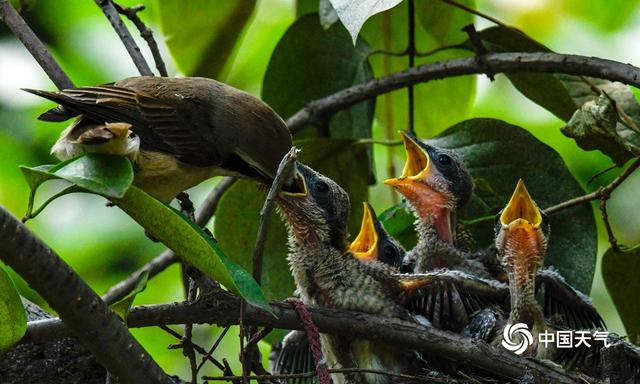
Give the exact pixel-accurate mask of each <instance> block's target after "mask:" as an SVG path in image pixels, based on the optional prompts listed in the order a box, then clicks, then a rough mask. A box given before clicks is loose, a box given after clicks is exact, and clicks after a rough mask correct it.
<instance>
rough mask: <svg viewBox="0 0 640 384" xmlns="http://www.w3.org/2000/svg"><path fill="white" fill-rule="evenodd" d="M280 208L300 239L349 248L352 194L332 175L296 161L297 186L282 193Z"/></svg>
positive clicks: (340, 248)
mask: <svg viewBox="0 0 640 384" xmlns="http://www.w3.org/2000/svg"><path fill="white" fill-rule="evenodd" d="M278 207H279V210H280V212H281V214H282V216H283V219H284V221H285V223H286V224H287V227H288V228H289V233H290V234H291V235H292V236H294V237H295V240H296V241H297V242H299V243H318V244H330V245H332V246H334V247H335V248H337V249H339V250H340V251H342V250H344V249H345V248H346V247H347V243H346V239H347V221H348V219H349V196H348V195H347V193H346V192H345V191H344V189H342V187H340V186H339V185H338V184H336V182H335V181H333V180H331V179H330V178H328V177H326V176H323V175H321V174H320V173H318V172H316V171H314V170H313V169H311V168H310V167H308V166H306V165H304V164H301V163H299V162H298V163H296V168H295V171H294V179H293V185H292V186H291V187H289V188H287V189H286V190H283V191H282V192H280V195H279V196H278Z"/></svg>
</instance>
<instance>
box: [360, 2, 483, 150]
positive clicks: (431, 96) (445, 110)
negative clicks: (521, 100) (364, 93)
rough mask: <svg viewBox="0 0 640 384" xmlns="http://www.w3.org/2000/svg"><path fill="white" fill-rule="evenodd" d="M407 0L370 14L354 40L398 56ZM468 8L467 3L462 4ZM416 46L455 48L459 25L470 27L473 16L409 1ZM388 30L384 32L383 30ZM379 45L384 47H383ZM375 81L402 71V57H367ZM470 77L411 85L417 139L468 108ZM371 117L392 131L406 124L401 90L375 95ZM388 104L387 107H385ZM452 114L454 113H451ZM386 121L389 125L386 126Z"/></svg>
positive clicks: (447, 55) (453, 53)
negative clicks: (413, 17)
mask: <svg viewBox="0 0 640 384" xmlns="http://www.w3.org/2000/svg"><path fill="white" fill-rule="evenodd" d="M407 3H408V2H407V1H404V2H402V3H401V4H399V5H398V6H397V7H394V8H393V9H391V10H389V11H386V12H383V13H381V14H378V15H375V16H373V17H372V18H371V19H370V20H369V21H368V22H367V23H366V24H365V25H364V27H363V28H362V32H361V33H360V36H361V37H363V38H364V39H366V40H367V42H368V43H369V44H370V45H371V46H372V47H374V48H375V49H377V50H378V49H381V50H385V51H392V52H403V51H405V50H406V49H407V45H408V37H407V24H408V16H407V15H408V9H407V7H408V5H407ZM462 3H464V4H465V5H468V6H472V7H473V4H474V2H473V1H470V0H465V1H462ZM415 16H416V48H417V50H418V51H419V52H428V51H432V50H434V49H436V48H439V47H442V46H443V45H452V44H457V43H459V42H460V41H463V40H464V39H465V38H466V34H465V33H464V32H462V31H461V28H463V27H464V26H465V25H468V24H471V23H473V15H471V14H469V13H467V12H464V11H462V10H460V9H457V8H455V7H451V6H449V5H447V4H442V3H441V2H440V1H439V0H420V1H416V2H415ZM386 30H388V32H385V31H386ZM385 43H388V45H386V44H385ZM469 55H470V53H469V52H467V51H465V50H462V49H458V50H446V51H441V52H439V53H436V54H433V55H430V56H427V57H416V65H421V64H425V63H431V62H435V61H439V60H445V59H453V58H460V57H465V56H469ZM369 61H370V63H371V66H372V68H373V71H374V73H375V75H376V77H380V76H384V75H387V74H390V73H393V72H398V71H403V70H406V69H407V65H408V57H407V56H399V57H396V56H387V55H384V54H376V55H371V56H370V58H369ZM475 85H476V77H475V76H462V77H457V78H451V79H447V80H446V81H431V82H428V83H423V84H416V86H415V88H414V100H415V108H414V114H415V130H416V132H417V134H418V135H419V136H423V137H431V136H433V135H435V134H437V133H440V132H442V131H443V130H444V129H445V128H447V127H449V126H451V125H452V124H455V123H457V122H458V121H460V120H461V119H464V118H465V117H466V116H467V115H468V114H469V111H470V110H471V106H472V104H473V100H474V95H475ZM377 102H378V104H377V108H376V114H377V115H376V119H377V120H378V121H380V122H381V124H383V125H384V126H388V127H389V129H390V130H391V131H392V132H393V139H395V138H397V137H396V131H397V130H399V129H406V128H407V126H408V96H407V90H406V89H403V90H398V91H395V92H392V93H389V94H387V95H384V96H381V97H378V100H377ZM388 104H389V105H388ZM452 111H455V113H452ZM389 118H391V123H390V122H389Z"/></svg>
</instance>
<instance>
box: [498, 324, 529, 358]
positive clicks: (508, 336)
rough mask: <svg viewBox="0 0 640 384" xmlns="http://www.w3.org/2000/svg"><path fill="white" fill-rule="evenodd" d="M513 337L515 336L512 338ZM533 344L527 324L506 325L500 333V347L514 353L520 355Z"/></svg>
mask: <svg viewBox="0 0 640 384" xmlns="http://www.w3.org/2000/svg"><path fill="white" fill-rule="evenodd" d="M514 336H516V337H515V338H514ZM531 344H533V335H531V332H529V329H528V327H527V324H525V323H517V324H507V325H506V326H505V327H504V332H503V333H502V346H503V347H504V348H505V349H507V350H509V351H511V352H513V353H515V354H516V355H521V354H522V353H524V351H526V350H527V348H529V346H530V345H531Z"/></svg>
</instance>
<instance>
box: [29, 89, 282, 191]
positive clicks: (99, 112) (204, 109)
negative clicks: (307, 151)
mask: <svg viewBox="0 0 640 384" xmlns="http://www.w3.org/2000/svg"><path fill="white" fill-rule="evenodd" d="M26 91H27V92H30V93H33V94H36V95H38V96H42V97H44V98H47V99H49V100H52V101H55V102H56V103H58V104H59V105H58V106H57V107H55V108H53V109H51V110H49V111H47V112H45V113H43V114H42V115H40V117H39V119H41V120H44V121H53V122H58V121H65V120H68V119H71V118H74V117H75V118H76V119H75V121H74V122H73V123H72V124H71V125H70V126H69V127H68V128H67V129H65V130H64V131H63V132H62V135H61V136H60V138H59V139H58V141H57V142H56V144H55V145H54V146H53V148H52V153H53V154H54V155H55V156H57V157H58V158H59V159H60V160H66V159H68V158H71V157H74V156H78V155H80V154H84V153H89V152H100V153H108V154H114V155H122V156H127V157H129V158H130V159H131V160H132V162H133V164H134V170H135V179H134V184H135V185H137V186H138V187H140V188H141V189H143V190H145V191H146V192H148V193H149V194H151V195H153V196H155V197H157V198H158V199H160V200H162V201H165V202H167V201H170V200H172V199H173V198H174V197H175V196H176V195H178V194H179V193H180V192H182V191H184V190H186V189H188V188H190V187H193V186H195V185H197V184H199V183H200V182H202V181H204V180H206V179H208V178H210V177H212V176H216V175H231V176H239V177H246V178H251V179H255V180H258V181H260V182H265V183H269V182H270V181H271V180H272V179H273V178H274V176H275V173H276V170H277V167H278V164H279V163H280V160H281V159H282V157H283V156H284V155H285V154H286V153H287V151H288V150H289V149H290V148H291V135H290V133H289V130H288V129H287V126H286V124H285V123H284V121H283V120H282V119H281V118H280V117H279V116H278V115H277V114H276V113H275V112H274V111H273V110H272V109H271V108H270V107H269V106H268V105H266V104H265V103H264V102H262V101H260V100H259V99H257V98H255V97H253V96H251V95H249V94H248V93H245V92H243V91H240V90H238V89H236V88H233V87H231V86H229V85H226V84H223V83H220V82H218V81H215V80H211V79H206V78H199V77H186V78H167V77H147V76H141V77H130V78H127V79H124V80H120V81H117V82H115V83H113V84H106V85H99V86H93V87H80V88H73V89H65V90H62V91H59V92H48V91H40V90H33V89H26Z"/></svg>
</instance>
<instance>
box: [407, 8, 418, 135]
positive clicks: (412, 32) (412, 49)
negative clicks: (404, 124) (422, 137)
mask: <svg viewBox="0 0 640 384" xmlns="http://www.w3.org/2000/svg"><path fill="white" fill-rule="evenodd" d="M408 4H409V7H408V8H409V15H408V18H409V44H408V46H407V53H408V54H409V68H413V67H414V66H415V64H416V15H415V0H409V3H408ZM407 97H408V101H409V104H408V106H407V108H408V110H409V127H408V129H409V132H410V133H411V134H413V135H415V134H416V131H415V128H414V109H415V108H414V96H413V84H411V85H409V86H408V87H407Z"/></svg>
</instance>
